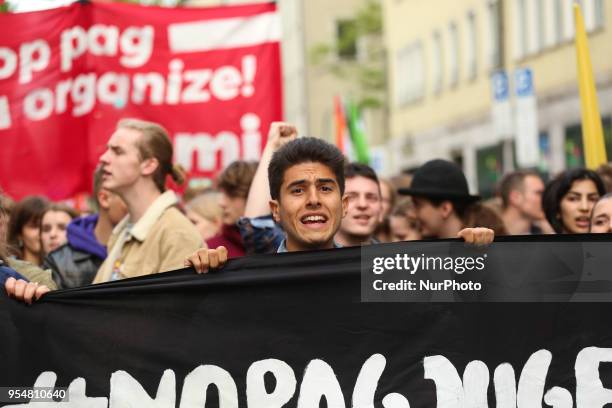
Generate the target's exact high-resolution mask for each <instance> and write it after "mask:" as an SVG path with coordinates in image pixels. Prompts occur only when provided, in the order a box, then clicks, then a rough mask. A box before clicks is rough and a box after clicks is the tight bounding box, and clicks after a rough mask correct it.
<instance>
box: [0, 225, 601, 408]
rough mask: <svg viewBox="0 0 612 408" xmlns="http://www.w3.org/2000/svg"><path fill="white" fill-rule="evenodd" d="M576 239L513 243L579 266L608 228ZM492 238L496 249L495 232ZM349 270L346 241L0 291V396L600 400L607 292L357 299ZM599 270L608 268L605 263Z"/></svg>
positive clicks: (390, 405)
mask: <svg viewBox="0 0 612 408" xmlns="http://www.w3.org/2000/svg"><path fill="white" fill-rule="evenodd" d="M580 239H581V240H582V241H581V242H573V243H572V241H575V240H576V238H575V237H574V238H572V237H569V238H568V237H540V238H533V239H528V238H522V240H521V241H520V242H521V243H522V244H523V245H525V248H526V249H527V248H529V246H530V245H535V243H537V242H547V243H549V244H550V243H555V242H557V243H563V248H564V251H563V252H564V253H565V254H568V253H569V254H570V255H569V256H570V257H574V261H575V262H572V261H571V260H568V257H567V256H564V257H562V258H563V259H564V260H563V262H564V263H568V262H569V264H582V263H585V262H582V261H583V260H585V259H588V264H589V265H591V267H590V268H591V269H592V265H593V264H594V263H593V259H592V258H593V254H590V253H588V254H587V252H588V251H585V250H584V249H583V246H584V243H585V242H597V243H598V244H601V243H602V242H604V243H608V244H609V243H611V242H612V241H611V238H610V237H609V236H587V237H586V238H585V236H582V237H580ZM585 240H588V241H585ZM505 241H508V242H509V243H512V244H514V245H516V243H517V242H519V241H517V240H516V239H512V238H509V239H506V240H505ZM411 245H415V244H411V243H401V244H387V245H379V246H376V247H369V248H368V250H369V251H374V253H376V252H377V251H378V250H380V252H381V253H388V252H389V248H392V249H393V250H396V249H397V250H402V248H403V249H406V250H410V248H412V247H411ZM494 245H497V246H498V248H497V250H498V251H501V252H502V253H503V246H504V245H505V243H504V242H500V243H496V244H494ZM514 245H513V246H512V247H514ZM568 245H569V247H573V248H574V249H575V250H573V251H572V250H569V249H568ZM377 248H378V249H377ZM509 248H510V246H509ZM513 251H514V249H513ZM611 252H612V251H611ZM425 255H427V254H425ZM514 258H516V256H514ZM514 258H513V259H512V262H514V263H513V265H515V264H516V262H517V260H516V259H514ZM519 258H520V257H519ZM530 259H532V258H530ZM519 263H520V262H519ZM585 264H586V263H585ZM595 264H597V263H596V262H595ZM537 265H538V268H547V267H549V268H551V269H556V268H559V264H558V263H554V262H553V263H551V264H548V266H547V264H546V263H542V262H540V263H537ZM362 266H363V263H362V256H361V249H360V248H346V249H335V250H327V251H317V252H306V253H290V254H278V255H275V256H269V255H268V256H254V257H245V258H240V259H236V260H232V261H230V262H229V264H228V265H226V267H225V268H224V269H223V270H222V271H216V272H212V273H209V274H208V275H205V276H200V275H196V274H195V273H193V272H192V271H190V270H182V271H177V272H171V273H163V274H159V275H155V276H150V277H143V278H136V279H129V280H125V281H118V282H110V283H105V284H101V285H94V286H88V287H84V288H78V289H71V290H64V291H57V292H52V293H49V294H48V295H47V296H45V298H44V299H43V300H42V301H39V302H37V303H35V304H34V305H33V306H26V305H24V304H21V303H18V302H16V301H14V300H11V299H7V298H6V296H5V295H2V298H1V299H0V301H1V303H2V304H1V305H0V333H1V334H0V336H1V339H2V340H1V341H2V343H1V345H2V347H0V364H1V374H0V386H1V387H3V388H2V395H1V398H2V402H1V403H0V405H2V404H3V403H4V404H10V403H11V401H14V402H17V400H13V399H9V398H8V393H9V392H10V391H12V390H14V389H16V388H18V387H22V388H23V387H34V386H36V387H37V388H35V389H33V390H34V391H35V390H38V389H40V390H42V389H45V388H44V387H47V389H52V387H62V388H67V393H66V394H67V397H66V398H68V399H69V401H70V407H106V406H111V407H128V406H131V407H153V406H154V407H175V406H177V407H179V406H180V407H190V408H191V407H194V408H195V407H223V408H233V407H241V408H242V407H249V408H253V407H259V408H263V407H266V408H268V407H269V408H273V407H282V406H286V407H299V408H307V407H319V406H327V407H334V408H336V407H356V408H362V407H363V408H365V407H382V406H384V407H385V408H408V407H412V408H418V407H423V408H425V407H440V408H451V407H457V408H458V407H486V406H491V407H503V408H508V407H522V408H530V407H542V406H554V407H573V406H575V407H580V408H587V407H588V408H593V407H603V406H605V404H607V403H612V370H611V369H612V365H611V364H610V363H612V324H611V323H610V322H611V318H610V316H612V313H611V312H612V304H611V303H606V302H598V303H595V302H593V303H585V302H581V303H569V302H557V303H550V302H549V303H535V302H532V303H527V302H522V303H500V302H493V303H492V302H464V303H441V302H436V303H425V302H422V301H421V302H415V303H410V302H397V303H388V302H387V303H382V302H362V299H361V294H362V292H361V291H362V279H361V273H360V271H362ZM517 272H519V271H517ZM549 272H550V273H548V274H547V273H544V274H541V275H540V276H539V277H538V288H542V289H543V290H545V291H546V282H545V281H543V280H542V276H549V277H550V281H551V282H552V283H553V284H554V283H555V279H556V277H557V276H558V275H559V274H558V273H555V271H554V270H551V271H549ZM599 272H600V278H601V276H604V275H605V272H607V273H610V274H611V277H610V279H611V280H612V268H611V266H610V264H609V263H608V262H607V261H606V262H602V263H601V265H600V268H599ZM489 273H493V272H492V271H489ZM589 273H592V270H590V271H589ZM562 275H564V274H562ZM532 286H533V285H532ZM602 287H605V285H603V283H602ZM590 290H593V288H592V287H591V289H590ZM13 394H15V393H14V392H13ZM32 395H33V394H32ZM59 397H61V395H60V396H59ZM59 397H58V396H57V395H56V399H57V398H59ZM322 401H325V402H322ZM37 404H39V403H36V402H30V403H29V405H24V406H31V407H37V406H42V405H37ZM47 404H51V405H45V406H53V402H51V403H49V402H47ZM325 404H326V405H325ZM487 404H488V405H487ZM57 406H58V407H60V406H61V405H57Z"/></svg>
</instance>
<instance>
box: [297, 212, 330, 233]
mask: <svg viewBox="0 0 612 408" xmlns="http://www.w3.org/2000/svg"><path fill="white" fill-rule="evenodd" d="M328 221H329V219H328V217H327V216H326V215H325V214H313V213H310V214H306V215H303V216H302V217H301V218H300V223H301V224H302V225H303V226H304V227H306V228H308V229H314V230H320V229H324V228H326V227H327V225H328Z"/></svg>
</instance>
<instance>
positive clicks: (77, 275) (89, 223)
mask: <svg viewBox="0 0 612 408" xmlns="http://www.w3.org/2000/svg"><path fill="white" fill-rule="evenodd" d="M97 222H98V216H97V215H90V216H87V217H82V218H77V219H75V220H74V221H72V222H71V223H70V224H69V225H68V231H67V237H68V243H67V244H65V245H62V246H61V247H59V248H57V249H56V250H55V251H52V252H51V253H50V254H48V255H47V256H46V258H45V260H44V261H43V268H48V269H51V272H52V275H53V280H54V281H55V282H56V283H57V286H58V288H59V289H67V288H75V287H78V286H84V285H90V284H91V282H92V281H93V279H94V277H95V276H96V273H97V272H98V268H99V267H100V265H102V262H103V261H104V259H105V258H106V247H104V246H103V245H102V244H100V243H99V242H98V240H97V239H96V236H95V235H94V229H95V227H96V223H97Z"/></svg>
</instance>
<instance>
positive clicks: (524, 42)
mask: <svg viewBox="0 0 612 408" xmlns="http://www.w3.org/2000/svg"><path fill="white" fill-rule="evenodd" d="M516 33H517V36H518V38H517V44H516V47H517V52H516V57H517V58H522V57H524V56H525V55H527V50H528V40H529V20H528V15H527V0H517V1H516Z"/></svg>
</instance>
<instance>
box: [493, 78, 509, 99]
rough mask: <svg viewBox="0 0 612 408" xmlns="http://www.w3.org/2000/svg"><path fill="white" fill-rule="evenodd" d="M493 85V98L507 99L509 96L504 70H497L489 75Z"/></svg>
mask: <svg viewBox="0 0 612 408" xmlns="http://www.w3.org/2000/svg"><path fill="white" fill-rule="evenodd" d="M491 85H492V86H493V100H495V101H496V102H501V101H507V100H508V97H509V93H510V92H509V89H508V88H509V85H508V74H507V73H506V71H498V72H495V73H494V74H493V76H492V77H491Z"/></svg>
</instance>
